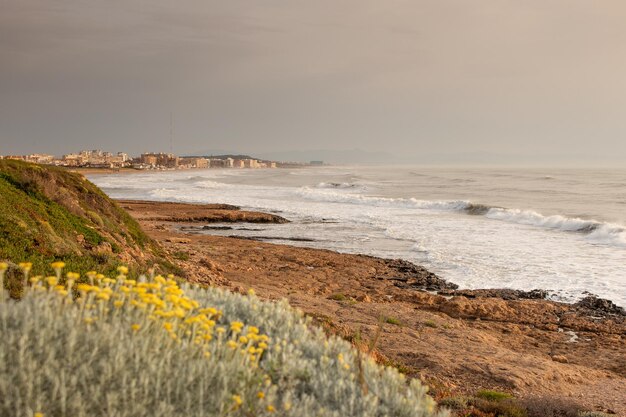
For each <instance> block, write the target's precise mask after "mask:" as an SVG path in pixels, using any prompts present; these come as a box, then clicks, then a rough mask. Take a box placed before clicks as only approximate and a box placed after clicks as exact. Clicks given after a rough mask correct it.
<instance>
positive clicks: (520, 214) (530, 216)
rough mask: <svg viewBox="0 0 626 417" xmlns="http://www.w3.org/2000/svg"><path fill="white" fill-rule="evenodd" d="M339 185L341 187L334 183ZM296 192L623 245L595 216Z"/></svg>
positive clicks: (617, 228)
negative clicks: (456, 214) (470, 217)
mask: <svg viewBox="0 0 626 417" xmlns="http://www.w3.org/2000/svg"><path fill="white" fill-rule="evenodd" d="M334 188H341V187H334ZM298 194H299V195H300V196H301V197H304V198H306V199H309V200H315V201H322V202H328V203H342V204H357V205H367V206H373V207H390V208H408V209H418V210H431V211H447V212H455V211H456V212H459V213H463V214H467V215H473V216H484V217H486V218H488V219H491V220H498V221H503V222H508V223H516V224H521V225H527V226H535V227H541V228H545V229H553V230H560V231H564V232H577V233H583V234H585V235H586V238H587V239H588V240H589V241H590V242H592V243H598V244H607V245H612V246H621V247H626V227H625V226H623V225H619V224H613V223H606V222H601V221H597V220H587V219H581V218H572V217H566V216H561V215H558V214H555V215H550V216H546V215H543V214H541V213H538V212H536V211H533V210H521V209H509V208H504V207H497V206H489V205H484V204H477V203H472V202H470V201H466V200H435V201H432V200H419V199H416V198H385V197H372V196H365V195H361V194H348V193H345V192H343V193H342V192H339V191H332V190H319V189H312V188H309V187H303V188H300V189H299V190H298Z"/></svg>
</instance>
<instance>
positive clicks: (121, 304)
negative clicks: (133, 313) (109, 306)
mask: <svg viewBox="0 0 626 417" xmlns="http://www.w3.org/2000/svg"><path fill="white" fill-rule="evenodd" d="M113 305H114V306H115V307H117V308H119V307H121V306H123V305H124V301H122V300H117V301H114V302H113Z"/></svg>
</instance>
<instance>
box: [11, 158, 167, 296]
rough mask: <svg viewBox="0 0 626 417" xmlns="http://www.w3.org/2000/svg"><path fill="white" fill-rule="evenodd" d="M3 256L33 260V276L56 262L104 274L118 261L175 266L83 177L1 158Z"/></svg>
mask: <svg viewBox="0 0 626 417" xmlns="http://www.w3.org/2000/svg"><path fill="white" fill-rule="evenodd" d="M0 260H3V261H8V262H32V263H33V273H34V274H48V273H49V272H50V270H49V266H48V264H49V263H50V262H52V261H54V260H62V261H64V262H65V263H66V264H67V266H68V270H81V271H87V270H89V269H98V270H99V271H103V272H106V271H109V270H113V269H115V268H116V267H117V266H118V265H120V264H125V265H128V266H130V267H131V269H133V268H136V267H141V268H143V269H144V270H145V268H146V267H151V266H153V265H154V264H156V265H157V266H158V267H160V270H161V272H175V271H176V269H177V268H176V267H175V266H174V265H173V264H171V263H170V262H169V261H168V260H167V259H166V257H165V253H164V251H163V250H162V249H161V247H160V246H159V245H158V244H157V243H156V242H155V241H154V240H152V239H151V238H149V237H148V236H147V235H146V234H145V233H144V232H143V231H142V230H141V227H140V226H139V224H138V223H137V222H136V221H135V220H134V219H132V218H131V217H130V216H129V215H128V214H127V213H126V212H125V211H124V210H122V209H121V208H120V207H119V206H118V205H117V204H116V203H115V202H113V201H112V200H111V199H109V198H108V197H107V196H106V195H105V194H104V193H103V192H102V191H101V190H100V189H98V188H97V187H96V186H95V185H94V184H92V183H91V182H89V181H88V180H86V179H85V178H84V177H83V176H82V175H80V174H76V173H70V172H68V171H66V170H64V169H61V168H55V167H44V166H40V165H34V164H28V163H24V162H20V161H9V160H1V161H0ZM9 276H11V274H9ZM15 281H16V280H11V279H9V285H10V286H13V287H15V284H16V282H15ZM12 290H14V291H15V290H16V288H12Z"/></svg>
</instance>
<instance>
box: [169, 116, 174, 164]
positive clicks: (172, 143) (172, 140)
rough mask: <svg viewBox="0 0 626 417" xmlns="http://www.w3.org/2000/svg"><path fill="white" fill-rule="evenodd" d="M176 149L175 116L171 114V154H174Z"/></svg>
mask: <svg viewBox="0 0 626 417" xmlns="http://www.w3.org/2000/svg"><path fill="white" fill-rule="evenodd" d="M173 148H174V115H173V112H170V153H171V154H173V153H174V152H173Z"/></svg>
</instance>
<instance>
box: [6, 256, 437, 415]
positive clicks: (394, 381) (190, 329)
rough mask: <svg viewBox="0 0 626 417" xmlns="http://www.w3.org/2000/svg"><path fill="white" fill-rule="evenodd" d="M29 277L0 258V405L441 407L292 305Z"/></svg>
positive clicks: (270, 411)
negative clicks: (12, 290)
mask: <svg viewBox="0 0 626 417" xmlns="http://www.w3.org/2000/svg"><path fill="white" fill-rule="evenodd" d="M52 266H53V268H54V269H55V275H52V276H48V277H30V276H29V272H30V266H29V265H28V264H21V265H20V268H21V269H22V271H23V276H24V282H25V283H26V282H28V283H29V286H28V289H27V290H26V291H24V297H23V298H22V300H20V301H14V300H10V299H9V298H8V297H7V295H6V292H5V291H4V284H3V282H2V279H3V275H4V271H5V270H6V268H7V265H6V264H3V263H0V334H1V338H0V415H2V416H5V415H7V416H9V415H10V416H16V417H20V416H27V417H32V416H33V415H41V414H39V413H42V414H43V415H44V416H46V417H48V416H77V417H78V416H116V417H131V416H133V417H135V416H162V417H166V416H167V417H171V416H186V417H187V416H266V415H281V416H294V417H295V416H298V417H300V416H301V417H307V416H336V417H345V416H443V415H444V414H445V413H442V412H437V411H436V410H435V409H436V406H435V403H434V401H433V400H432V399H431V398H430V397H429V396H428V395H427V394H426V388H425V387H423V386H421V384H420V383H419V381H417V380H413V381H411V383H410V384H407V382H406V381H405V378H404V377H403V376H402V375H401V374H399V373H398V372H397V371H396V370H395V369H392V368H383V367H381V366H379V365H377V364H376V363H375V362H374V361H373V360H371V359H370V358H363V357H361V355H360V354H358V353H357V352H356V351H355V350H354V349H353V348H352V347H351V346H350V345H349V344H348V343H347V342H345V341H342V340H340V339H338V338H327V337H326V336H324V334H323V333H322V332H321V331H320V330H319V329H316V328H313V327H312V326H310V323H309V322H308V321H307V320H306V319H305V318H304V317H303V316H302V313H300V312H298V311H296V310H294V309H292V308H291V307H289V305H288V304H287V303H286V302H278V303H272V302H263V301H260V300H259V299H258V298H257V297H256V296H254V295H253V294H249V295H248V296H241V295H238V294H233V293H230V292H228V291H224V290H220V289H216V288H208V289H205V288H199V287H193V286H189V285H183V286H182V287H180V286H179V285H178V284H177V282H176V281H175V280H174V279H173V278H172V277H168V278H164V277H161V276H156V277H152V276H150V277H149V278H146V277H142V278H141V279H139V280H137V281H135V280H130V279H128V278H127V276H126V273H127V271H126V270H125V268H123V267H121V268H120V269H119V275H118V276H117V277H116V278H109V277H105V276H103V275H100V274H97V273H95V272H88V273H87V274H86V276H85V277H82V278H80V277H79V275H78V274H74V273H68V274H66V275H65V276H63V275H62V268H63V265H62V264H61V263H55V264H53V265H52Z"/></svg>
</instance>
